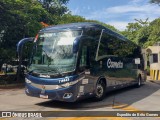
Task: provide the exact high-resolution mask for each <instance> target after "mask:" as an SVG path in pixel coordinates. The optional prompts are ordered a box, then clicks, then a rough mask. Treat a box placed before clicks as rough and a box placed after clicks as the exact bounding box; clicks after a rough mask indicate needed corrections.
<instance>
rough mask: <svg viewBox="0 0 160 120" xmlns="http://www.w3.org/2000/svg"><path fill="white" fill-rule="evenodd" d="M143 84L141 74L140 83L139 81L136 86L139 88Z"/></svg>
mask: <svg viewBox="0 0 160 120" xmlns="http://www.w3.org/2000/svg"><path fill="white" fill-rule="evenodd" d="M141 85H142V81H141V77H140V76H139V77H138V83H137V85H136V87H137V88H139V87H141Z"/></svg>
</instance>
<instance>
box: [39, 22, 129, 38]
mask: <svg viewBox="0 0 160 120" xmlns="http://www.w3.org/2000/svg"><path fill="white" fill-rule="evenodd" d="M91 27H96V28H99V29H105V31H106V32H107V33H108V34H111V35H114V36H116V37H118V38H120V39H122V40H124V41H127V40H128V39H127V38H125V37H124V36H122V35H120V34H119V33H117V32H115V31H112V30H111V29H109V28H107V27H104V26H102V25H100V24H97V23H93V22H78V23H70V24H62V25H55V26H49V27H46V28H43V29H42V30H40V32H47V31H48V32H49V31H55V30H72V29H83V30H84V29H87V28H91Z"/></svg>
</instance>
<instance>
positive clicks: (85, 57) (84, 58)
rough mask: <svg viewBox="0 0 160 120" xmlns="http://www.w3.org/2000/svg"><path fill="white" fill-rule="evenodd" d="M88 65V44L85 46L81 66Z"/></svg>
mask: <svg viewBox="0 0 160 120" xmlns="http://www.w3.org/2000/svg"><path fill="white" fill-rule="evenodd" d="M86 65H87V46H83V47H82V53H81V59H80V67H84V66H86Z"/></svg>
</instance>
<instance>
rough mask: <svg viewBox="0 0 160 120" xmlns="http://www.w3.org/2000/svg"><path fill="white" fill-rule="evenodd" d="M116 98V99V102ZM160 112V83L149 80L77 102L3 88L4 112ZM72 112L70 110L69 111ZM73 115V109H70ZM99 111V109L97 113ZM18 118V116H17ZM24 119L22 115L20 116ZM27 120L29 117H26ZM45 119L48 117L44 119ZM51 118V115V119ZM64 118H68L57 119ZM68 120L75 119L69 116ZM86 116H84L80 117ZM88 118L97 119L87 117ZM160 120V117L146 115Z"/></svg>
mask: <svg viewBox="0 0 160 120" xmlns="http://www.w3.org/2000/svg"><path fill="white" fill-rule="evenodd" d="M113 100H114V101H115V102H114V103H113ZM73 110H74V111H75V110H78V111H82V113H81V114H83V113H85V114H86V113H87V111H142V112H143V111H160V83H156V82H151V81H147V82H146V83H145V85H143V86H142V87H140V88H134V87H129V88H126V89H122V90H118V91H114V92H110V93H107V95H106V98H105V99H104V100H103V101H99V102H96V101H93V100H92V99H87V100H83V101H79V102H76V103H65V102H57V101H52V100H48V99H41V98H34V97H29V96H26V95H25V93H24V88H21V89H8V90H4V89H0V111H62V112H63V111H73ZM67 114H68V113H67ZM70 114H72V112H70ZM95 114H96V112H95ZM14 119H17V118H14ZM19 119H22V118H19ZM25 119H26V118H25ZM42 119H44V118H42ZM48 119H49V118H48ZM54 119H56V120H64V118H54ZM65 119H67V120H70V119H75V117H74V118H65ZM76 119H84V118H76ZM85 119H93V118H90V117H87V118H85ZM94 119H96V120H97V119H103V120H104V119H107V120H116V119H117V120H130V119H133V120H137V119H139V118H137V117H135V118H133V117H132V118H130V117H129V118H128V117H127V118H121V117H120V118H114V119H113V117H107V118H106V117H105V118H104V117H102V118H96V117H94ZM141 119H144V120H148V119H153V120H156V119H157V120H158V119H160V118H144V117H141Z"/></svg>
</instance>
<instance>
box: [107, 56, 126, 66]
mask: <svg viewBox="0 0 160 120" xmlns="http://www.w3.org/2000/svg"><path fill="white" fill-rule="evenodd" d="M107 67H108V68H123V62H121V61H119V62H113V61H111V59H110V58H109V59H108V61H107Z"/></svg>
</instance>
